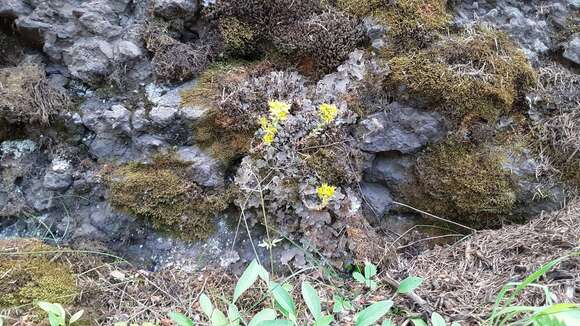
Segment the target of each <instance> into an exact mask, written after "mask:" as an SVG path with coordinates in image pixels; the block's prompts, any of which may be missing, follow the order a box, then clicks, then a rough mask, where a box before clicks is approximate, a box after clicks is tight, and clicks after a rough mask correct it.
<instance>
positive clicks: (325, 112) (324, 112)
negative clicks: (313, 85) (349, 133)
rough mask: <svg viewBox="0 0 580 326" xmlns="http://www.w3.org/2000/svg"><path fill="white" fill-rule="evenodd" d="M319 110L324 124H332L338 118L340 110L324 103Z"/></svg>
mask: <svg viewBox="0 0 580 326" xmlns="http://www.w3.org/2000/svg"><path fill="white" fill-rule="evenodd" d="M318 109H319V112H318V114H319V116H320V119H322V122H323V123H324V124H329V123H331V122H332V121H334V119H336V116H338V108H337V107H336V105H334V104H327V103H322V104H321V105H320V106H319V107H318Z"/></svg>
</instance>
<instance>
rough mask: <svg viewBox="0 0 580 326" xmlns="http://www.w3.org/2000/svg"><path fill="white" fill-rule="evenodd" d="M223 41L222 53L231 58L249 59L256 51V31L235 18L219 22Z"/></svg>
mask: <svg viewBox="0 0 580 326" xmlns="http://www.w3.org/2000/svg"><path fill="white" fill-rule="evenodd" d="M219 29H220V32H221V35H222V37H223V40H224V52H225V53H226V55H227V56H231V57H250V56H252V55H255V54H256V52H257V51H258V49H257V45H256V38H257V36H256V31H255V30H254V29H253V28H252V27H251V26H250V25H249V24H246V23H243V22H241V21H239V20H238V19H236V18H225V19H222V20H221V21H220V22H219Z"/></svg>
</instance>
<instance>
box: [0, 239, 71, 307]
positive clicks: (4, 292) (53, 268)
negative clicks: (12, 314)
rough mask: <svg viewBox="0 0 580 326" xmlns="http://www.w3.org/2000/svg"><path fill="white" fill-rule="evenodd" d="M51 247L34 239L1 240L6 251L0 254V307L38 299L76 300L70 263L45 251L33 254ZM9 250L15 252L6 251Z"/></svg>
mask: <svg viewBox="0 0 580 326" xmlns="http://www.w3.org/2000/svg"><path fill="white" fill-rule="evenodd" d="M48 250H51V248H50V247H49V246H46V245H44V244H42V243H40V242H39V241H35V240H17V241H15V240H0V252H2V253H3V255H2V257H1V258H0V308H10V307H15V306H20V305H25V304H30V303H32V302H34V301H36V300H44V301H49V302H57V303H61V304H70V303H72V302H73V300H74V298H75V295H76V294H78V292H79V290H78V288H77V285H76V278H75V276H74V275H73V273H72V271H71V269H70V268H69V266H68V265H65V264H64V263H61V262H58V261H53V260H51V259H50V258H51V257H49V256H47V255H45V254H32V252H39V251H48ZM6 253H14V254H15V255H10V254H8V255H4V254H6ZM18 253H22V254H20V255H19V254H18ZM24 253H31V254H24Z"/></svg>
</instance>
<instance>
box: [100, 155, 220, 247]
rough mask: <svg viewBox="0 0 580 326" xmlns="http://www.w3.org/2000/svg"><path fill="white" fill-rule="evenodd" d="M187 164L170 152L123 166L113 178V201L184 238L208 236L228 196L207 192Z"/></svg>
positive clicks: (130, 212) (111, 183) (203, 237)
mask: <svg viewBox="0 0 580 326" xmlns="http://www.w3.org/2000/svg"><path fill="white" fill-rule="evenodd" d="M187 167H188V164H186V163H183V162H180V161H178V160H176V159H174V158H173V157H172V156H171V155H157V156H155V157H154V160H153V163H152V164H140V163H133V164H128V165H125V166H123V167H120V168H118V169H117V170H116V171H115V172H114V173H113V177H112V178H111V180H110V188H111V203H112V204H113V206H114V207H116V208H117V209H120V210H123V211H126V212H128V213H129V214H131V215H134V216H136V217H140V218H143V219H145V220H147V221H149V222H151V223H152V224H153V225H154V226H155V227H156V228H158V229H161V230H166V231H169V232H172V233H176V234H177V235H178V236H181V237H182V238H184V239H191V240H199V239H205V238H207V237H208V236H209V235H210V234H211V233H213V231H214V216H215V214H216V213H219V212H221V211H223V210H225V209H226V208H227V206H228V203H229V197H228V194H227V192H226V193H221V194H220V193H216V194H210V193H208V192H207V191H204V190H203V189H202V188H201V187H200V186H198V185H197V184H196V183H195V182H193V181H191V176H190V175H189V172H188V169H187Z"/></svg>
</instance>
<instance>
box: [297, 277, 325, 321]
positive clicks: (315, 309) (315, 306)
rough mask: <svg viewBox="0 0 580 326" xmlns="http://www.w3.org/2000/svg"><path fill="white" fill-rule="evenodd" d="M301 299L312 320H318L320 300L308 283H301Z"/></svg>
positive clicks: (320, 310)
mask: <svg viewBox="0 0 580 326" xmlns="http://www.w3.org/2000/svg"><path fill="white" fill-rule="evenodd" d="M302 297H303V298H304V302H305V303H306V306H307V307H308V309H309V310H310V313H311V314H312V316H313V317H314V319H315V320H316V319H319V318H320V317H321V315H322V308H321V307H320V298H319V297H318V293H317V292H316V290H315V289H314V288H313V287H312V285H310V283H308V282H306V281H305V282H302Z"/></svg>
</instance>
